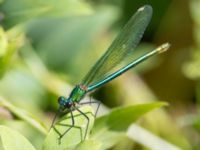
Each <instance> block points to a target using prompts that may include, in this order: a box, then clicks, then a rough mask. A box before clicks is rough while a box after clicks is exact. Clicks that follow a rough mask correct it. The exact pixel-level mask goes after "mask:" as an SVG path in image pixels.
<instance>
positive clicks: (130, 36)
mask: <svg viewBox="0 0 200 150" xmlns="http://www.w3.org/2000/svg"><path fill="white" fill-rule="evenodd" d="M151 16H152V7H151V6H149V5H145V6H143V7H141V8H139V9H138V10H137V12H136V13H135V14H134V15H133V16H132V18H131V19H130V20H129V22H128V23H127V24H126V25H125V27H124V28H123V29H122V31H121V33H120V34H119V35H118V36H117V37H116V39H115V40H114V41H113V43H112V44H111V46H110V47H109V48H108V50H107V51H106V52H105V53H104V55H103V56H102V57H101V58H100V59H99V61H97V62H96V64H95V65H94V66H93V67H92V69H91V70H90V71H89V72H88V74H87V75H86V76H85V78H84V80H83V82H82V84H83V85H85V86H90V85H93V84H95V83H97V82H99V81H100V80H103V79H105V78H106V76H108V75H109V74H112V73H113V72H114V71H115V68H117V67H119V65H120V64H121V62H123V61H125V60H127V58H130V57H131V56H133V54H132V53H133V52H134V50H135V48H136V47H137V45H138V43H139V42H140V40H141V38H142V36H143V33H144V31H145V29H146V27H147V25H148V24H149V21H150V19H151ZM133 57H134V56H133Z"/></svg>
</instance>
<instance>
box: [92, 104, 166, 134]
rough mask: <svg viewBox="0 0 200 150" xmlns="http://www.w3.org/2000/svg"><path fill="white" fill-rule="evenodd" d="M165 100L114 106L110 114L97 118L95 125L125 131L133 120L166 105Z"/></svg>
mask: <svg viewBox="0 0 200 150" xmlns="http://www.w3.org/2000/svg"><path fill="white" fill-rule="evenodd" d="M166 105H167V104H166V103H164V102H155V103H150V104H139V105H133V106H126V107H119V108H114V109H113V110H112V111H111V113H109V114H108V115H105V116H102V117H100V118H98V119H97V121H96V122H95V125H96V126H97V127H98V124H101V126H102V124H103V125H104V126H106V127H107V128H108V129H110V130H115V131H125V130H126V129H127V128H128V127H129V126H130V125H131V124H132V123H133V122H135V121H136V120H137V119H138V118H139V117H141V116H142V115H144V114H145V113H147V112H149V111H151V110H153V109H155V108H159V107H162V106H166Z"/></svg>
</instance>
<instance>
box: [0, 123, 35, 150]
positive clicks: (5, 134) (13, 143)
mask: <svg viewBox="0 0 200 150" xmlns="http://www.w3.org/2000/svg"><path fill="white" fill-rule="evenodd" d="M0 137H1V143H2V147H3V149H4V150H16V149H20V150H35V148H34V147H33V146H32V144H31V143H30V142H29V141H28V140H27V139H26V138H25V137H24V136H23V135H21V134H20V133H18V132H17V131H14V130H12V129H10V128H8V127H5V126H0Z"/></svg>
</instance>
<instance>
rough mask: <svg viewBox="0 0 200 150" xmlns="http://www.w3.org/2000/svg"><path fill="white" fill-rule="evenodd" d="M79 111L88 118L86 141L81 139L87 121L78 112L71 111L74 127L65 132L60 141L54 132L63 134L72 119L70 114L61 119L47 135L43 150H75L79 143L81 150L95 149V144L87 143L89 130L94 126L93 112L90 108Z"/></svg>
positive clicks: (86, 107) (85, 107) (82, 108)
mask: <svg viewBox="0 0 200 150" xmlns="http://www.w3.org/2000/svg"><path fill="white" fill-rule="evenodd" d="M80 110H81V111H82V112H83V113H84V114H86V115H87V116H88V117H89V126H88V131H87V134H86V141H83V139H84V136H85V132H86V127H87V119H86V117H85V116H83V115H81V114H80V113H79V112H78V111H73V116H74V121H75V124H74V125H75V127H72V128H71V129H70V130H69V132H67V133H66V134H65V135H64V136H63V137H62V138H61V140H60V139H59V137H60V136H59V134H58V133H57V132H56V130H57V131H58V132H59V133H60V134H63V133H64V132H65V131H66V130H67V129H68V128H69V127H70V125H71V124H72V118H71V116H70V113H68V114H67V115H65V116H64V117H62V118H61V119H60V120H59V121H58V122H57V123H56V125H55V126H54V127H55V128H52V129H51V130H50V132H49V134H48V135H47V137H46V139H45V142H44V145H43V149H44V150H55V149H56V150H63V149H68V150H69V149H70V150H72V149H76V146H78V144H80V143H82V144H80V145H79V146H78V147H80V148H81V149H84V147H88V148H90V149H93V147H94V149H96V147H97V146H96V145H95V144H91V143H93V142H92V141H87V139H88V136H89V133H90V130H91V128H92V127H93V124H94V115H93V110H92V108H91V107H90V106H84V107H81V108H80ZM61 124H62V125H61ZM81 141H82V142H81ZM85 142H86V143H85ZM87 143H88V144H87ZM89 143H90V144H91V145H90V144H89Z"/></svg>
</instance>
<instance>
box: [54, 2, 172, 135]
mask: <svg viewBox="0 0 200 150" xmlns="http://www.w3.org/2000/svg"><path fill="white" fill-rule="evenodd" d="M151 16H152V7H151V6H149V5H145V6H143V7H141V8H139V9H138V10H137V12H136V13H135V14H134V15H133V16H132V17H131V19H130V20H129V21H128V23H127V24H126V25H125V26H124V28H123V29H122V31H121V32H120V34H119V35H118V36H117V37H116V38H115V40H114V41H113V42H112V44H111V45H110V47H109V48H108V50H107V51H106V52H105V53H104V55H103V56H102V57H101V58H100V59H99V60H98V61H97V62H96V64H95V65H94V66H93V67H92V68H91V70H90V71H89V72H88V74H87V75H86V76H85V78H84V79H83V81H82V83H81V84H79V85H77V86H75V88H74V89H73V90H72V92H71V94H70V95H69V97H68V98H65V97H63V96H61V97H59V99H58V102H59V111H60V112H61V111H65V110H69V112H70V113H71V116H72V124H73V125H74V120H73V114H72V112H71V111H72V110H74V109H76V110H77V111H79V112H80V113H81V114H83V115H84V116H85V117H86V118H87V116H86V115H85V114H84V113H83V112H81V111H80V110H79V109H78V108H77V107H76V104H77V103H79V104H80V101H81V100H82V99H83V98H84V96H85V95H86V94H87V93H88V92H91V91H94V90H95V89H97V88H99V87H100V86H102V85H104V84H106V83H108V82H110V81H111V80H113V79H115V78H116V77H118V76H120V75H121V74H123V73H125V72H126V71H128V70H129V69H131V68H133V67H134V66H136V65H137V64H139V63H141V62H143V61H145V60H146V59H148V58H150V57H152V56H154V55H155V54H159V53H162V52H164V51H166V50H167V49H168V48H169V46H170V45H169V44H168V43H166V44H163V45H161V46H160V47H158V48H156V49H154V50H153V51H150V52H148V53H146V54H143V55H142V56H140V57H138V58H137V59H134V57H135V56H134V55H133V52H134V51H135V48H136V47H137V45H138V43H139V42H140V40H141V38H142V36H143V33H144V31H145V29H146V27H147V25H148V24H149V21H150V19H151ZM122 62H125V63H122ZM122 64H124V65H122ZM73 108H74V109H73ZM68 130H69V129H68ZM68 130H67V131H68ZM86 130H87V129H86ZM67 131H66V132H67ZM66 132H65V133H66ZM65 133H63V134H62V135H61V136H63V135H64V134H65Z"/></svg>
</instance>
